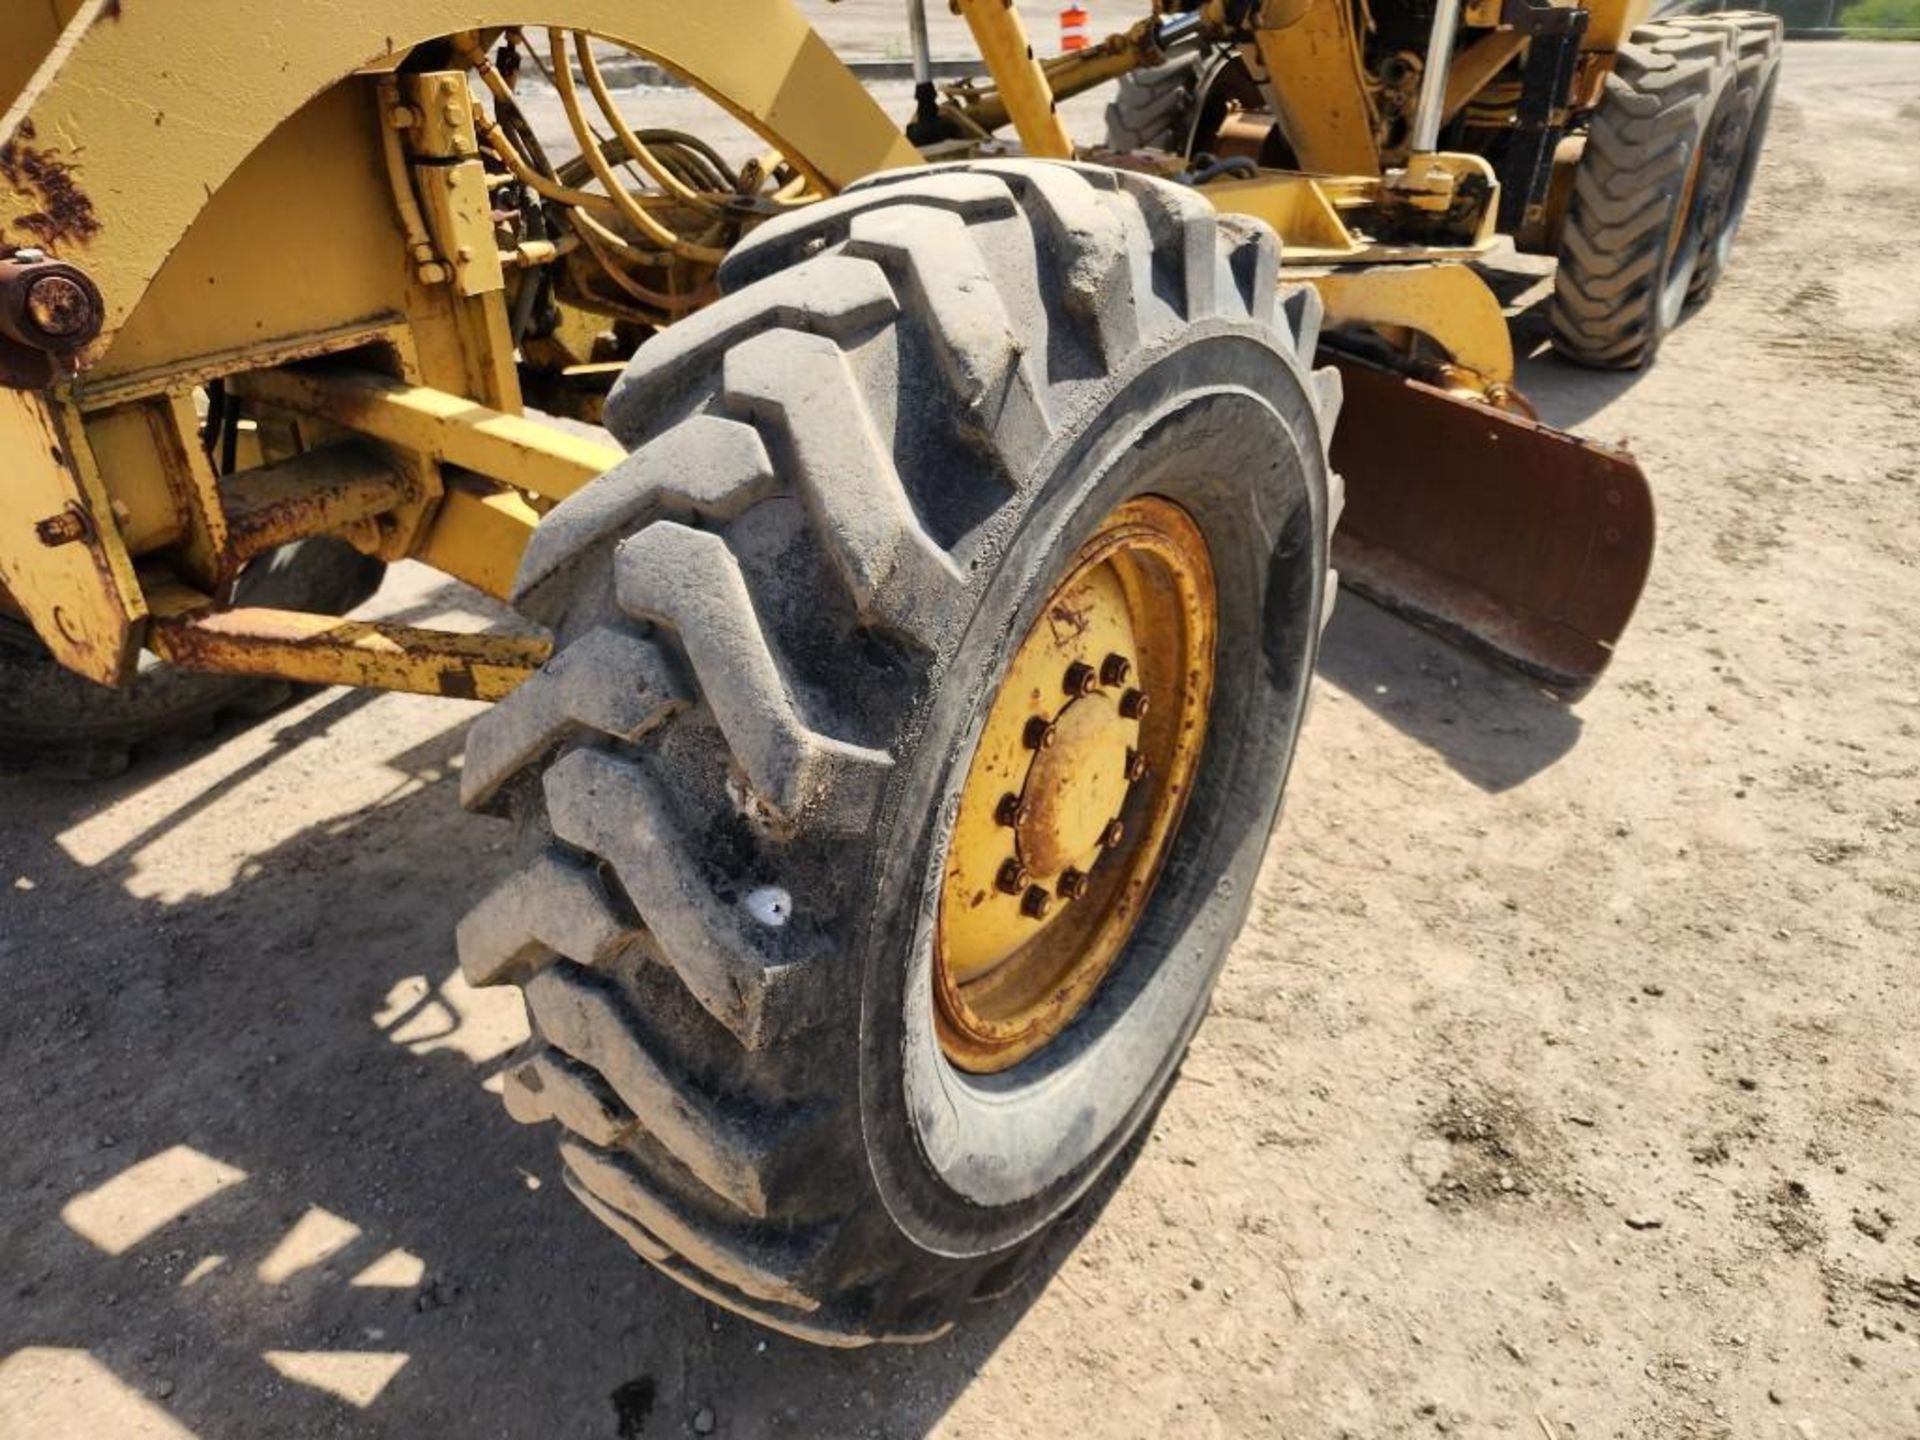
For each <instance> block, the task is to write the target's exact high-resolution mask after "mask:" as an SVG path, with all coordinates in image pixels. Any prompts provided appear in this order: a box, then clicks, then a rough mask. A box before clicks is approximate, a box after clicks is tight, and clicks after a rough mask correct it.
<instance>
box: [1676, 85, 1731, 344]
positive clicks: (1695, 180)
mask: <svg viewBox="0 0 1920 1440" xmlns="http://www.w3.org/2000/svg"><path fill="white" fill-rule="evenodd" d="M1740 108H1741V107H1740V104H1739V95H1738V93H1737V92H1736V91H1735V89H1734V87H1733V86H1732V85H1728V86H1727V88H1726V89H1725V91H1723V92H1722V96H1721V100H1720V103H1719V104H1718V105H1716V106H1715V107H1714V111H1713V115H1712V118H1710V119H1709V120H1708V122H1707V128H1706V129H1705V130H1704V131H1703V132H1702V133H1701V136H1700V141H1699V144H1698V146H1697V147H1696V148H1695V150H1694V153H1693V158H1692V160H1691V162H1690V163H1689V164H1688V166H1687V178H1686V183H1685V184H1684V185H1683V186H1682V187H1681V191H1680V203H1679V205H1678V206H1676V207H1675V210H1674V217H1673V231H1672V235H1671V238H1670V239H1669V242H1668V250H1667V254H1668V260H1667V273H1666V277H1665V281H1664V283H1663V284H1662V286H1661V289H1660V296H1659V307H1660V328H1661V329H1662V330H1668V329H1671V328H1672V327H1673V326H1675V325H1677V324H1678V323H1679V321H1680V316H1681V315H1682V314H1683V313H1684V312H1685V310H1686V308H1687V295H1688V293H1689V292H1690V291H1691V290H1692V288H1693V277H1694V272H1695V271H1696V270H1698V269H1699V267H1700V263H1701V261H1702V260H1703V259H1706V258H1707V257H1708V255H1709V254H1710V253H1711V251H1712V247H1713V245H1714V241H1715V239H1716V235H1717V232H1718V230H1719V227H1720V223H1721V221H1722V219H1723V218H1724V217H1725V214H1726V208H1727V200H1728V196H1729V191H1730V189H1731V186H1732V181H1733V177H1734V175H1735V173H1736V171H1737V167H1738V165H1739V154H1740V142H1741V141H1742V140H1743V139H1744V138H1745V137H1744V132H1743V130H1742V127H1741V125H1740V124H1739V120H1740Z"/></svg>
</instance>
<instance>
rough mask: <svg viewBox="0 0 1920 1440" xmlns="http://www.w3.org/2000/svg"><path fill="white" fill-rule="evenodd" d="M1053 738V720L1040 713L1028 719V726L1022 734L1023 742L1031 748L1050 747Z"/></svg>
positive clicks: (1043, 748) (1042, 748)
mask: <svg viewBox="0 0 1920 1440" xmlns="http://www.w3.org/2000/svg"><path fill="white" fill-rule="evenodd" d="M1053 738H1054V737H1053V722H1052V721H1051V720H1048V719H1046V718H1044V717H1043V716H1039V715H1036V716H1034V717H1033V718H1032V719H1031V720H1029V721H1027V728H1026V730H1025V731H1023V732H1022V733H1021V736H1020V740H1021V743H1023V744H1024V745H1025V746H1026V747H1027V749H1029V750H1047V749H1050V748H1052V745H1053Z"/></svg>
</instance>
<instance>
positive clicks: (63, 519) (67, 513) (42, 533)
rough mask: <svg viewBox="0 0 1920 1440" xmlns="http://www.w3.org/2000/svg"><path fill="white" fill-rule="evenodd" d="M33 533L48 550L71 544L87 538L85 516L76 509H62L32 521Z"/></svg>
mask: <svg viewBox="0 0 1920 1440" xmlns="http://www.w3.org/2000/svg"><path fill="white" fill-rule="evenodd" d="M33 533H34V534H35V535H37V536H38V537H39V539H40V543H41V544H42V545H44V546H46V547H47V548H48V549H49V550H51V549H54V548H55V547H57V546H60V545H72V544H74V543H75V542H76V541H80V540H84V539H86V538H87V517H86V516H85V515H83V514H82V513H81V512H80V511H78V510H62V511H61V512H60V513H59V514H58V515H49V516H48V517H47V518H46V519H44V520H36V521H34V522H33Z"/></svg>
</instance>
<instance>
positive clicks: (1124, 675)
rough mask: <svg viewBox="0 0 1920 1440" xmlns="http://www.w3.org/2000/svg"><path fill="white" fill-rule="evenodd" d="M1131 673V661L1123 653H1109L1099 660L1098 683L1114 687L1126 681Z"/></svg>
mask: <svg viewBox="0 0 1920 1440" xmlns="http://www.w3.org/2000/svg"><path fill="white" fill-rule="evenodd" d="M1132 674H1133V662H1132V661H1131V660H1129V659H1127V657H1126V656H1124V655H1109V656H1107V658H1106V659H1104V660H1102V661H1101V662H1100V683H1101V684H1102V685H1111V686H1114V687H1115V688H1118V687H1119V686H1122V685H1124V684H1126V683H1127V680H1128V678H1129V677H1130V676H1131V675H1132Z"/></svg>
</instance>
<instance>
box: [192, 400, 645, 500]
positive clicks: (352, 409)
mask: <svg viewBox="0 0 1920 1440" xmlns="http://www.w3.org/2000/svg"><path fill="white" fill-rule="evenodd" d="M228 387H229V389H230V390H231V391H232V392H233V393H235V394H237V395H239V396H241V397H242V398H244V399H247V400H251V401H254V402H255V403H257V404H261V405H268V406H272V407H274V408H276V409H280V410H288V411H291V412H293V413H294V414H296V415H305V416H309V417H311V418H313V419H316V420H325V421H327V422H328V423H330V424H334V425H338V426H340V427H342V428H343V429H347V430H354V431H358V432H359V433H360V434H362V435H371V436H373V437H374V438H375V439H376V440H384V441H386V442H387V443H388V444H390V445H397V446H399V447H400V448H401V449H403V450H411V451H414V452H416V453H417V454H419V455H421V456H424V457H425V458H427V459H430V460H433V461H435V462H437V463H439V464H442V465H457V466H459V467H460V468H461V469H462V470H471V471H473V472H474V474H476V475H484V476H486V477H487V478H488V479H489V480H497V481H499V482H500V483H501V484H503V485H511V486H512V487H513V488H514V489H516V490H525V491H528V492H530V493H532V494H535V495H540V496H544V497H545V498H547V499H549V500H564V499H566V498H567V496H569V495H571V494H573V492H574V491H576V490H578V489H579V488H580V487H581V486H582V485H584V484H586V483H587V482H588V481H589V480H592V479H593V478H594V477H595V476H597V475H600V474H603V473H604V472H606V471H607V470H610V469H612V468H613V466H615V465H617V464H619V463H620V461H622V460H624V459H626V458H627V455H626V451H624V450H622V449H620V448H619V446H617V445H608V444H604V443H603V442H601V441H598V440H592V439H589V438H587V437H586V436H582V435H575V434H572V433H570V432H568V431H565V430H561V429H558V428H556V427H555V426H553V425H550V424H546V423H543V422H541V421H538V420H529V419H527V418H526V417H525V416H523V415H508V414H505V413H503V412H501V411H499V410H490V409H488V408H487V407H486V406H484V405H480V404H477V403H476V402H474V401H472V400H469V399H467V398H466V397H465V396H462V395H453V394H449V393H448V392H447V391H445V390H435V389H432V388H430V387H428V386H425V385H409V384H407V383H406V382H405V381H403V380H395V379H393V378H391V377H390V376H386V375H380V374H376V373H373V372H371V371H360V370H330V371H319V370H258V371H254V372H252V373H250V374H246V375H238V376H235V377H234V378H233V379H232V380H230V381H229V382H228Z"/></svg>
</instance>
